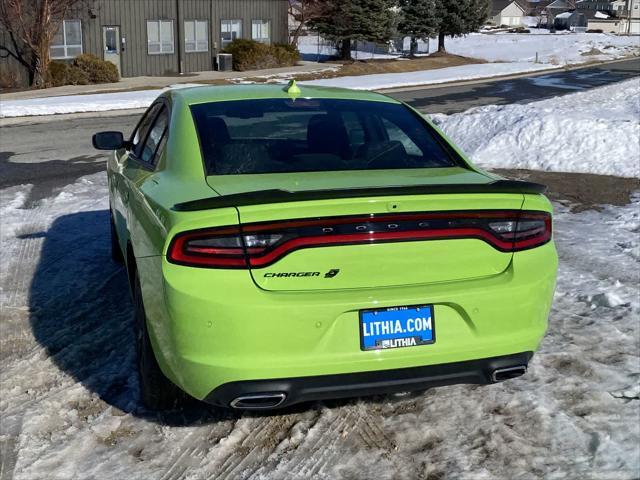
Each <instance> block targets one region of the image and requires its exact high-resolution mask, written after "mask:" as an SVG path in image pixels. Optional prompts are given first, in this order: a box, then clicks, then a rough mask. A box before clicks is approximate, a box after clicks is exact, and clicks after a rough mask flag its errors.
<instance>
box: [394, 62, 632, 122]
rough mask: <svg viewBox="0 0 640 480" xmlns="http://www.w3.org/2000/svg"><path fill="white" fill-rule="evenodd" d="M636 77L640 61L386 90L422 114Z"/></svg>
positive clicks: (518, 100) (553, 94)
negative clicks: (501, 78)
mask: <svg viewBox="0 0 640 480" xmlns="http://www.w3.org/2000/svg"><path fill="white" fill-rule="evenodd" d="M639 75H640V58H634V59H631V60H625V61H621V62H614V63H608V64H603V65H597V66H592V67H587V68H581V69H573V70H566V71H557V72H553V73H548V74H544V75H537V76H530V77H520V78H514V79H510V80H494V81H486V82H479V83H473V84H464V85H458V86H443V87H437V88H425V87H422V88H411V89H410V88H407V89H396V90H389V91H388V92H387V94H388V95H390V96H392V97H394V98H397V99H398V100H402V101H403V102H407V103H408V104H410V105H412V106H413V107H415V108H417V109H419V110H421V111H423V112H425V113H446V114H451V113H457V112H463V111H465V110H468V109H469V108H472V107H480V106H482V105H506V104H511V103H528V102H535V101H537V100H543V99H545V98H551V97H557V96H560V95H566V94H567V93H573V92H577V91H581V90H588V89H590V88H595V87H601V86H603V85H609V84H611V83H616V82H621V81H623V80H627V79H630V78H633V77H637V76H639Z"/></svg>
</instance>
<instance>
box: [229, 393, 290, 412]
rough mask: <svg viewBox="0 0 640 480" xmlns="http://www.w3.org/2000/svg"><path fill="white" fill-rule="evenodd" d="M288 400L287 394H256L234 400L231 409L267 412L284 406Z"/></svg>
mask: <svg viewBox="0 0 640 480" xmlns="http://www.w3.org/2000/svg"><path fill="white" fill-rule="evenodd" d="M286 398H287V394H286V393H256V394H252V395H242V396H241V397H236V398H234V399H233V400H232V401H231V403H230V405H231V408H237V409H240V410H266V409H269V408H276V407H279V406H280V405H282V404H283V403H284V401H285V399H286Z"/></svg>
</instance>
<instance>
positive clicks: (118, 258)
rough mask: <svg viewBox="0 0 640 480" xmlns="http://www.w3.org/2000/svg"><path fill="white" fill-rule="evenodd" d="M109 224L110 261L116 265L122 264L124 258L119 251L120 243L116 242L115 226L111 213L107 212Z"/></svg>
mask: <svg viewBox="0 0 640 480" xmlns="http://www.w3.org/2000/svg"><path fill="white" fill-rule="evenodd" d="M109 224H110V227H111V260H113V261H114V262H116V263H124V256H123V255H122V250H121V249H120V243H119V242H118V232H117V230H116V224H115V222H114V220H113V212H112V211H111V210H109Z"/></svg>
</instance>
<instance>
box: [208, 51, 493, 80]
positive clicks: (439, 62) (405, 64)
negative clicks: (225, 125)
mask: <svg viewBox="0 0 640 480" xmlns="http://www.w3.org/2000/svg"><path fill="white" fill-rule="evenodd" d="M475 63H486V61H485V60H480V59H477V58H468V57H461V56H459V55H449V54H433V55H430V56H428V57H418V58H413V59H404V60H395V59H389V60H386V59H385V60H364V61H353V62H337V61H336V62H326V63H324V64H323V65H325V66H327V67H331V66H335V67H336V70H333V71H332V70H325V71H320V72H311V73H302V74H299V75H295V78H296V80H298V81H308V80H318V79H324V78H336V77H351V76H360V75H375V74H380V73H404V72H418V71H423V70H436V69H438V68H447V67H457V66H460V65H469V64H475ZM243 80H244V81H251V82H255V83H264V82H267V81H268V80H269V79H268V78H265V77H252V78H244V79H243ZM207 83H209V82H207ZM211 83H213V82H211ZM228 83H234V82H228Z"/></svg>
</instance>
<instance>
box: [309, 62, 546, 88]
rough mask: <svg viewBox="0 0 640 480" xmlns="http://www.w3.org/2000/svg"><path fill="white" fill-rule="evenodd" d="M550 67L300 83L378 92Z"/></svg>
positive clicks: (481, 66) (498, 66) (482, 66)
mask: <svg viewBox="0 0 640 480" xmlns="http://www.w3.org/2000/svg"><path fill="white" fill-rule="evenodd" d="M550 68H553V66H551V65H543V64H537V63H529V62H515V63H475V64H470V65H460V66H457V67H447V68H438V69H434V70H422V71H417V72H402V73H379V74H376V75H360V76H352V77H335V78H326V79H322V80H311V81H307V82H304V84H305V85H317V86H322V87H341V88H351V89H354V90H382V89H387V88H398V87H411V86H415V85H434V84H438V83H447V82H457V81H462V80H477V79H479V78H488V77H498V76H503V75H514V74H520V73H529V72H537V71H541V70H548V69H550Z"/></svg>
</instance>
